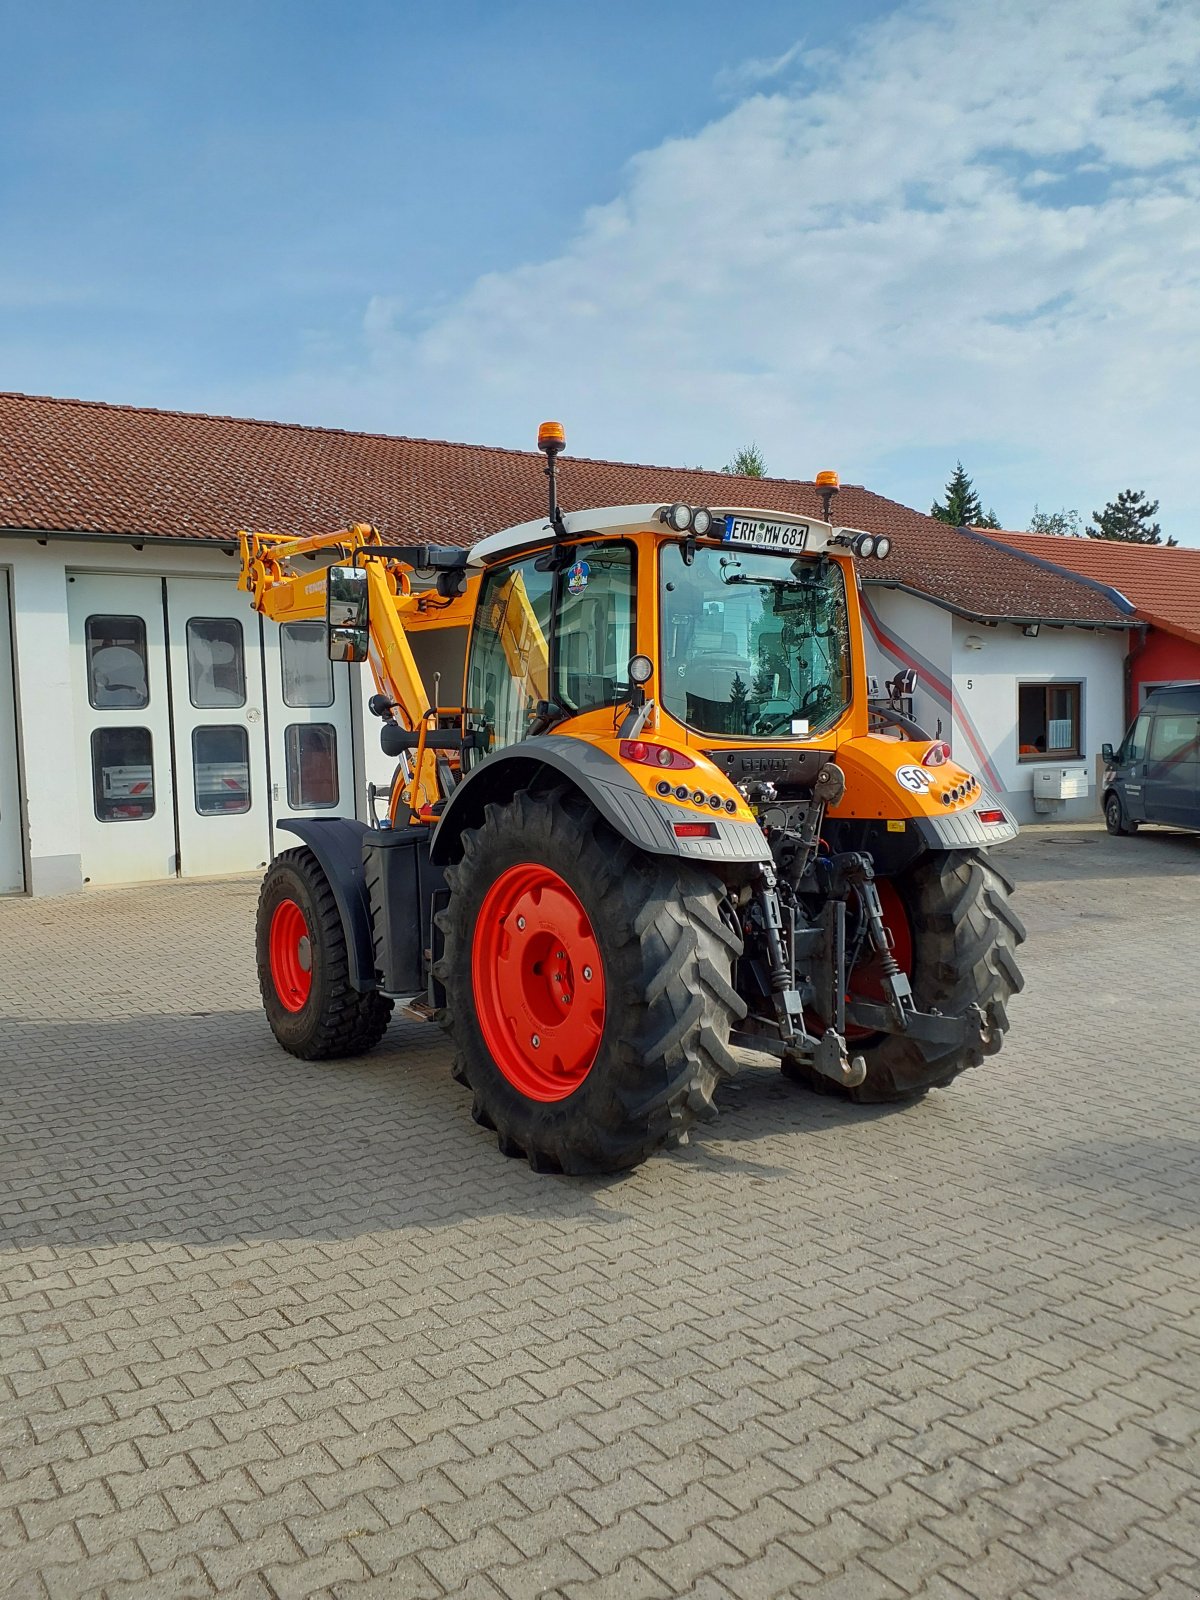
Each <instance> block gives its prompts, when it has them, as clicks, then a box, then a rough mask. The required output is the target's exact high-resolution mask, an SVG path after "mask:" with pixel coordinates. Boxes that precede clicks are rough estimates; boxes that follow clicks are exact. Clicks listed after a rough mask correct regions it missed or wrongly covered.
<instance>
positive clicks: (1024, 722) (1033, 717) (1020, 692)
mask: <svg viewBox="0 0 1200 1600" xmlns="http://www.w3.org/2000/svg"><path fill="white" fill-rule="evenodd" d="M1082 687H1083V686H1082V684H1078V683H1022V684H1019V685H1018V687H1017V754H1018V759H1019V760H1021V761H1057V760H1059V759H1061V758H1062V757H1064V756H1066V757H1071V756H1078V755H1079V753H1080V750H1081V748H1082V745H1081V735H1080V723H1079V703H1080V693H1081V690H1082Z"/></svg>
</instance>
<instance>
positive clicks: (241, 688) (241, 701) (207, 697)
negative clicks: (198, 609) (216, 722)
mask: <svg viewBox="0 0 1200 1600" xmlns="http://www.w3.org/2000/svg"><path fill="white" fill-rule="evenodd" d="M187 663H188V693H189V694H190V695H191V700H192V704H193V705H194V706H198V707H200V708H201V709H202V710H212V709H213V708H214V707H216V706H244V705H245V704H246V662H245V652H244V650H243V648H242V625H241V623H240V622H239V621H238V619H237V618H236V617H191V618H189V620H188V625H187Z"/></svg>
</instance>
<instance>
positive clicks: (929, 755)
mask: <svg viewBox="0 0 1200 1600" xmlns="http://www.w3.org/2000/svg"><path fill="white" fill-rule="evenodd" d="M949 759H950V746H949V745H948V744H945V743H943V741H942V740H941V739H939V740H937V742H936V743H935V744H931V745H930V746H929V749H928V750H926V752H925V754H924V755H923V756H922V757H921V765H922V766H923V767H944V766H945V765H946V763H947V761H949Z"/></svg>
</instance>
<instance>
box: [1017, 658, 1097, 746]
mask: <svg viewBox="0 0 1200 1600" xmlns="http://www.w3.org/2000/svg"><path fill="white" fill-rule="evenodd" d="M1084 682H1085V680H1084V679H1082V678H1033V679H1025V680H1021V679H1020V678H1018V680H1017V707H1016V710H1017V719H1016V733H1017V764H1018V765H1019V766H1037V765H1038V764H1039V763H1042V764H1044V763H1045V762H1048V761H1049V762H1062V761H1081V760H1082V759H1083V686H1084ZM1033 689H1039V690H1041V691H1042V695H1043V701H1042V711H1043V721H1044V722H1045V724H1046V742H1047V744H1049V742H1050V723H1051V721H1053V720H1058V719H1053V718H1051V716H1050V695H1051V693H1052V692H1053V691H1054V690H1056V689H1057V690H1062V689H1069V690H1073V691H1074V696H1075V708H1074V715H1073V718H1072V720H1073V722H1074V733H1075V737H1074V740H1073V741H1072V745H1071V748H1070V749H1069V750H1035V751H1033V752H1029V753H1022V750H1021V693H1022V691H1023V690H1033Z"/></svg>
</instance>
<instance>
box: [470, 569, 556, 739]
mask: <svg viewBox="0 0 1200 1600" xmlns="http://www.w3.org/2000/svg"><path fill="white" fill-rule="evenodd" d="M553 588H554V574H553V573H552V572H540V571H539V570H538V568H537V567H536V565H535V564H534V557H532V556H530V557H528V558H527V559H526V560H524V561H513V562H509V563H507V564H506V565H505V566H502V567H494V568H493V569H492V570H491V571H490V572H489V573H488V574H487V575H486V577H485V578H484V580H483V583H482V584H481V585H480V589H479V604H478V607H477V609H476V613H475V627H474V630H473V632H472V635H471V654H470V660H469V662H468V665H467V704H466V722H467V726H468V727H470V728H485V729H486V730H487V732H488V735H489V739H488V743H489V746H490V747H491V748H492V749H494V750H498V749H503V747H504V746H505V745H510V744H516V743H517V741H518V740H519V739H523V738H524V737H525V735H526V733H527V732H528V731H529V719H530V716H531V715H532V713H533V709H534V707H535V706H536V705H537V703H538V701H539V700H545V699H547V698H548V685H549V681H550V647H549V639H550V603H551V598H552V595H553Z"/></svg>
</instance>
